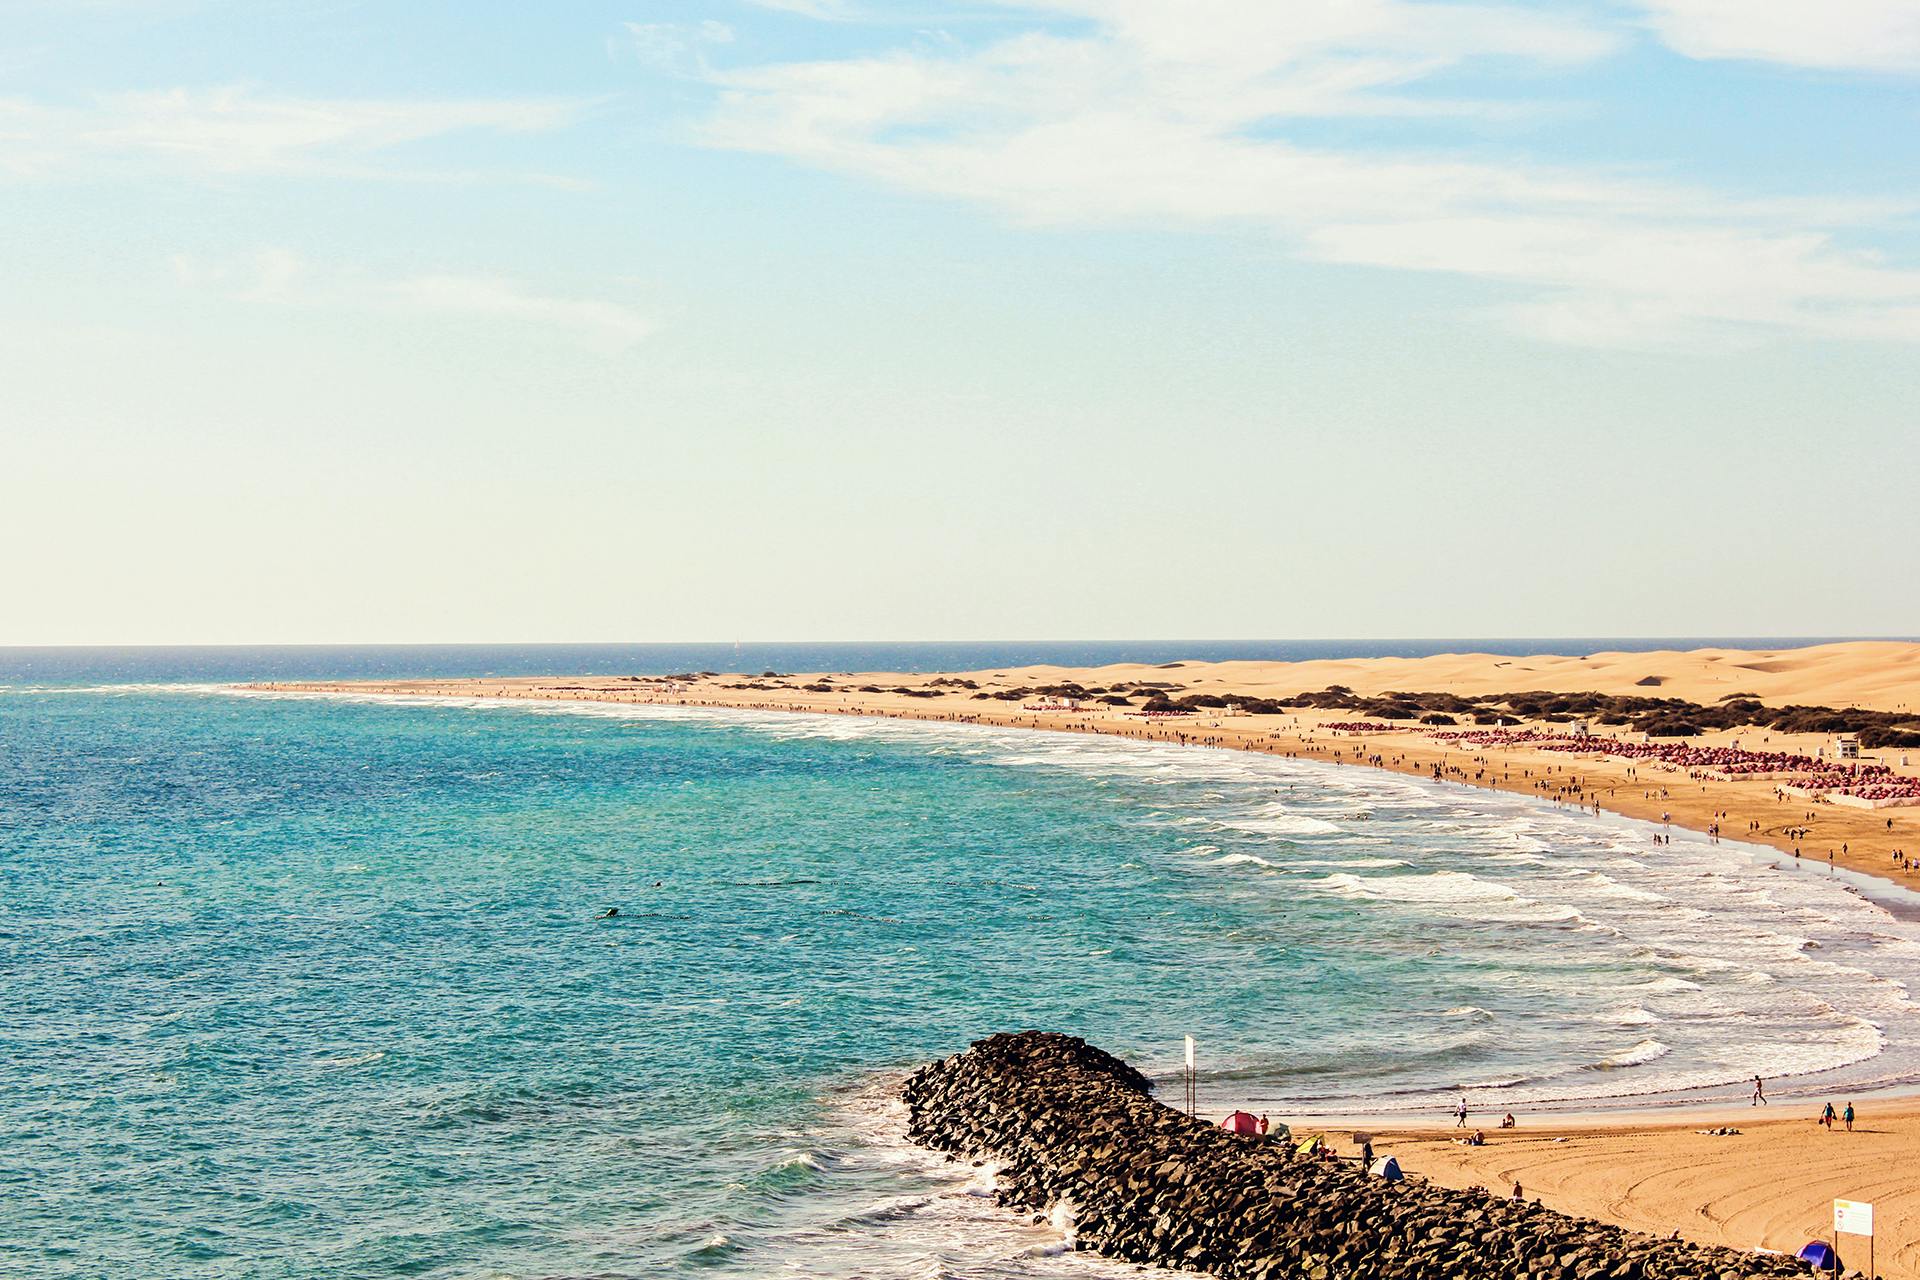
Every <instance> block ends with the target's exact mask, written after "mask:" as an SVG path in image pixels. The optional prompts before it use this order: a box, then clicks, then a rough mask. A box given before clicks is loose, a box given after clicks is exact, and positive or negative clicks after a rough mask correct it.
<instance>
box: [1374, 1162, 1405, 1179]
mask: <svg viewBox="0 0 1920 1280" xmlns="http://www.w3.org/2000/svg"><path fill="white" fill-rule="evenodd" d="M1367 1172H1368V1173H1371V1174H1372V1175H1373V1176H1374V1177H1376V1178H1385V1179H1386V1180H1387V1181H1388V1182H1401V1181H1404V1180H1405V1179H1406V1176H1407V1175H1406V1174H1404V1173H1402V1172H1400V1162H1399V1161H1398V1160H1395V1159H1394V1158H1393V1157H1392V1156H1381V1157H1380V1158H1379V1159H1378V1160H1375V1161H1374V1162H1373V1167H1372V1168H1371V1169H1369V1170H1367Z"/></svg>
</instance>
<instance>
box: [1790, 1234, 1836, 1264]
mask: <svg viewBox="0 0 1920 1280" xmlns="http://www.w3.org/2000/svg"><path fill="white" fill-rule="evenodd" d="M1799 1257H1800V1261H1802V1262H1804V1263H1807V1264H1808V1265H1810V1266H1811V1267H1813V1269H1814V1270H1816V1271H1835V1270H1838V1269H1839V1267H1840V1255H1839V1254H1837V1253H1835V1252H1834V1251H1833V1246H1832V1245H1830V1244H1828V1243H1827V1242H1826V1241H1825V1240H1809V1241H1807V1242H1806V1243H1805V1244H1803V1245H1801V1246H1800V1254H1799Z"/></svg>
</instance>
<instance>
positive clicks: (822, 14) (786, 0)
mask: <svg viewBox="0 0 1920 1280" xmlns="http://www.w3.org/2000/svg"><path fill="white" fill-rule="evenodd" d="M747 2H748V3H749V4H752V5H755V6H757V7H759V8H762V9H772V10H775V11H776V12H779V13H797V14H799V15H800V16H801V17H803V18H812V19H814V20H815V21H818V22H844V21H845V20H846V19H848V18H850V17H852V16H853V11H852V8H851V7H850V6H849V5H848V4H847V3H846V0H747Z"/></svg>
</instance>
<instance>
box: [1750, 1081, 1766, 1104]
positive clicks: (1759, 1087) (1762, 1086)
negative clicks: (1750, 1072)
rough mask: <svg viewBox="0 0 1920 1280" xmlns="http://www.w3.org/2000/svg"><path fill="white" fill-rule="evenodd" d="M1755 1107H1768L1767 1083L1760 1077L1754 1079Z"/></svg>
mask: <svg viewBox="0 0 1920 1280" xmlns="http://www.w3.org/2000/svg"><path fill="white" fill-rule="evenodd" d="M1753 1105H1754V1106H1756V1107H1764V1106H1766V1105H1767V1085H1766V1081H1764V1080H1762V1079H1761V1078H1760V1077H1759V1076H1755V1077H1754V1078H1753Z"/></svg>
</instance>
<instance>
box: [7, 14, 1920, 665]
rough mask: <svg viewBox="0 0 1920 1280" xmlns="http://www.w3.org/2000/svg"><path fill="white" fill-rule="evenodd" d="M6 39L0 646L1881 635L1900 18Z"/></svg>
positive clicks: (1145, 19) (508, 17)
mask: <svg viewBox="0 0 1920 1280" xmlns="http://www.w3.org/2000/svg"><path fill="white" fill-rule="evenodd" d="M0 24H3V29H4V30H5V32H6V36H5V38H4V40H0V210H4V214H3V215H0V320H3V321H4V324H5V332H6V334H7V335H8V340H7V341H6V342H5V343H4V344H0V434H3V435H4V441H5V450H6V458H7V465H6V466H5V467H4V468H0V536H4V537H5V538H6V540H7V543H8V545H9V547H11V548H12V549H13V550H14V554H13V555H12V556H10V557H9V561H10V572H9V575H8V578H9V581H8V583H7V585H6V588H5V595H4V597H0V598H4V600H5V607H4V608H0V643H63V642H73V643H87V642H94V643H115V642H121V643H132V642H194V641H209V642H211V641H230V642H265V641H301V640H307V641H382V640H384V641H408V640H418V641H433V640H676V639H687V640H691V639H721V640H725V639H734V638H768V639H773V638H783V639H808V638H819V639H834V638H898V639H914V638H992V637H1034V638H1038V637H1134V636H1138V637H1149V636H1180V635H1209V636H1222V637H1231V636H1249V637H1252V636H1260V637H1270V636H1271V637H1293V636H1299V637H1311V636H1351V635H1380V636H1396V635H1400V636H1431V635H1556V634H1563V635H1605V634H1620V635H1650V634H1696V635H1698V634H1815V633H1817V634H1840V633H1860V634H1914V633H1920V596H1917V595H1916V594H1915V593H1914V592H1913V591H1912V589H1911V587H1910V585H1909V584H1910V583H1911V581H1912V580H1913V577H1914V573H1913V569H1912V562H1913V557H1914V553H1915V551H1916V538H1915V535H1914V529H1915V527H1916V525H1915V520H1914V511H1915V502H1916V496H1917V495H1920V480H1916V477H1920V424H1916V422H1915V410H1914V407H1913V406H1915V405H1916V404H1920V244H1916V236H1915V229H1916V207H1917V205H1916V202H1917V201H1920V192H1917V191H1916V190H1915V179H1914V175H1915V174H1916V173H1920V164H1917V163H1916V161H1917V160H1920V155H1917V154H1916V153H1917V152H1920V141H1916V139H1920V128H1917V127H1916V125H1920V118H1917V117H1920V92H1916V90H1920V10H1916V9H1915V8H1914V6H1913V5H1912V4H1911V3H1910V2H1906V0H1901V2H1895V0H1842V2H1840V3H1829V4H1826V5H1821V6H1813V5H1808V4H1804V3H1799V2H1798V0H1794V2H1791V3H1790V2H1788V0H1635V2H1633V3H1627V2H1625V0H1622V2H1621V3H1611V4H1603V3H1593V4H1559V5H1524V4H1498V3H1489V4H1446V5H1441V4H1430V3H1416V2H1414V0H1293V2H1291V3H1287V4H1275V3H1271V2H1263V3H1252V2H1250V0H1188V2H1187V3H1178V4H1173V3H1145V2H1139V0H1049V2H1048V3H1042V4H1031V5H1023V4H997V3H996V4H977V5H972V6H948V5H943V4H933V3H928V4H910V5H902V4H866V3H860V2H859V0H764V2H763V3H759V4H750V3H739V4H710V5H696V4H687V3H682V4H669V3H652V4H648V3H633V4H598V3H594V4H565V5H551V6H525V5H507V4H487V5H481V4H459V5H455V4H439V5H432V4H414V5H375V4H359V3H345V2H336V3H296V2H294V0H255V2H254V3H249V4H244V5H242V4H222V3H211V2H208V3H196V2H195V0H86V2H81V3H57V4H56V3H33V2H26V3H23V2H21V0H0Z"/></svg>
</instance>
